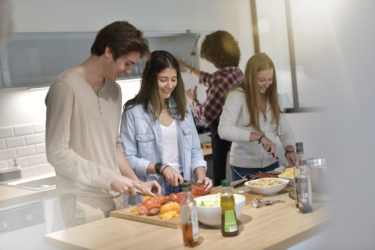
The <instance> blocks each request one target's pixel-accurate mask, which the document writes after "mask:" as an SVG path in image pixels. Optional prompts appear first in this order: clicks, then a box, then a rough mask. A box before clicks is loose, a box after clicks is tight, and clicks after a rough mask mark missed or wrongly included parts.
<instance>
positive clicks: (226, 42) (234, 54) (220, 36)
mask: <svg viewBox="0 0 375 250" xmlns="http://www.w3.org/2000/svg"><path fill="white" fill-rule="evenodd" d="M200 56H201V57H202V58H203V59H206V60H207V61H209V62H211V63H212V64H214V65H215V67H216V68H218V69H222V68H225V67H228V66H238V64H239V62H240V58H241V52H240V48H239V47H238V42H237V41H236V40H235V39H234V37H233V36H232V35H231V34H230V33H228V32H227V31H223V30H218V31H215V32H213V33H211V34H209V35H207V36H206V38H205V39H204V41H203V43H202V46H201V52H200Z"/></svg>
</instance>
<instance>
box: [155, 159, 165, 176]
mask: <svg viewBox="0 0 375 250" xmlns="http://www.w3.org/2000/svg"><path fill="white" fill-rule="evenodd" d="M162 165H163V164H161V163H160V162H157V163H155V166H154V168H155V172H156V174H157V175H160V169H161V166H162Z"/></svg>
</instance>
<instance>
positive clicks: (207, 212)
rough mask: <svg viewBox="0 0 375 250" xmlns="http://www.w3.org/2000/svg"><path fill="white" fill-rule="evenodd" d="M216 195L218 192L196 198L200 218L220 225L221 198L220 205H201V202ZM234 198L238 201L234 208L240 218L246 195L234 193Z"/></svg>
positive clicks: (213, 224) (207, 222)
mask: <svg viewBox="0 0 375 250" xmlns="http://www.w3.org/2000/svg"><path fill="white" fill-rule="evenodd" d="M216 195H217V194H210V195H205V196H200V197H197V198H195V199H194V200H195V201H196V203H197V210H198V220H199V221H200V222H202V223H204V224H206V225H209V226H218V225H220V224H221V207H220V200H219V205H218V206H215V207H206V206H201V204H202V201H203V202H204V201H205V200H207V199H212V197H213V196H216ZM234 199H235V202H236V203H235V206H234V209H235V211H236V217H237V218H238V217H239V216H240V215H241V213H242V211H243V208H244V207H245V200H246V197H245V196H243V195H240V194H234Z"/></svg>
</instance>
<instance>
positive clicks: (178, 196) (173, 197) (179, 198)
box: [168, 193, 184, 203]
mask: <svg viewBox="0 0 375 250" xmlns="http://www.w3.org/2000/svg"><path fill="white" fill-rule="evenodd" d="M168 198H169V200H171V201H176V202H178V203H180V202H181V201H182V199H183V198H184V196H183V195H182V194H175V193H172V194H170V195H169V196H168Z"/></svg>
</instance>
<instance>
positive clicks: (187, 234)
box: [180, 183, 200, 247]
mask: <svg viewBox="0 0 375 250" xmlns="http://www.w3.org/2000/svg"><path fill="white" fill-rule="evenodd" d="M182 193H183V195H184V198H183V199H182V201H181V203H180V205H181V224H182V236H183V239H184V246H189V247H194V246H196V245H198V244H199V243H200V237H199V231H198V212H197V207H196V203H195V200H194V199H193V197H192V196H191V184H189V183H183V184H182Z"/></svg>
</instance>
